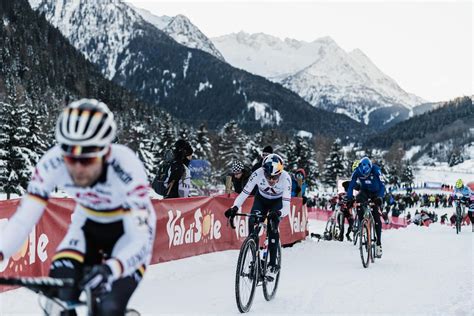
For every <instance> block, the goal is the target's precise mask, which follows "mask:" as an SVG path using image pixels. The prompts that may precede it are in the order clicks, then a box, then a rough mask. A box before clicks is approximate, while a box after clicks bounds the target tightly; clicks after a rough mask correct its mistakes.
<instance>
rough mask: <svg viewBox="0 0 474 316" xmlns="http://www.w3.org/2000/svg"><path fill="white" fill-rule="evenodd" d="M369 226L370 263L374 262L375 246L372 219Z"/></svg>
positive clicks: (375, 240)
mask: <svg viewBox="0 0 474 316" xmlns="http://www.w3.org/2000/svg"><path fill="white" fill-rule="evenodd" d="M370 223H371V227H370V250H371V251H372V252H371V253H370V260H371V261H372V263H374V262H375V247H376V245H377V237H376V236H375V223H374V222H373V220H371V221H370Z"/></svg>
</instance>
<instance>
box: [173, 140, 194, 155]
mask: <svg viewBox="0 0 474 316" xmlns="http://www.w3.org/2000/svg"><path fill="white" fill-rule="evenodd" d="M174 147H175V151H174V152H175V155H176V156H179V155H180V154H182V155H183V156H189V155H192V154H193V152H194V151H193V148H192V147H191V145H190V144H189V143H188V142H187V141H185V140H184V139H178V140H177V141H176V143H175V144H174Z"/></svg>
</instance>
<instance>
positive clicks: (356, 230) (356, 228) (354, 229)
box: [352, 216, 360, 246]
mask: <svg viewBox="0 0 474 316" xmlns="http://www.w3.org/2000/svg"><path fill="white" fill-rule="evenodd" d="M359 229H360V228H359V217H358V216H356V217H355V219H354V226H353V227H352V233H353V235H352V236H353V237H352V238H353V239H352V242H353V243H354V246H355V245H357V239H358V238H359Z"/></svg>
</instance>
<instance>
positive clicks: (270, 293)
mask: <svg viewBox="0 0 474 316" xmlns="http://www.w3.org/2000/svg"><path fill="white" fill-rule="evenodd" d="M269 260H270V256H267V266H268V261H269ZM276 264H277V267H278V272H277V273H276V275H275V276H274V277H273V280H272V279H270V278H269V277H267V276H266V275H265V277H264V278H263V296H264V297H265V299H266V300H267V301H270V300H272V299H273V298H274V297H275V294H276V292H277V289H278V282H279V281H280V272H281V246H280V243H278V247H277V253H276Z"/></svg>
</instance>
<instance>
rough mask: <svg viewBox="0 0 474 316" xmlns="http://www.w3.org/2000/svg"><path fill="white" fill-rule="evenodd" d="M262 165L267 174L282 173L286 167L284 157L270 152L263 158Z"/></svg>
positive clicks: (277, 174) (268, 175)
mask: <svg viewBox="0 0 474 316" xmlns="http://www.w3.org/2000/svg"><path fill="white" fill-rule="evenodd" d="M262 167H263V171H264V173H265V176H267V177H273V176H279V175H280V174H281V173H282V171H283V167H284V163H283V159H282V158H281V157H280V156H278V155H277V154H269V155H268V156H266V157H265V159H263V162H262Z"/></svg>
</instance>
